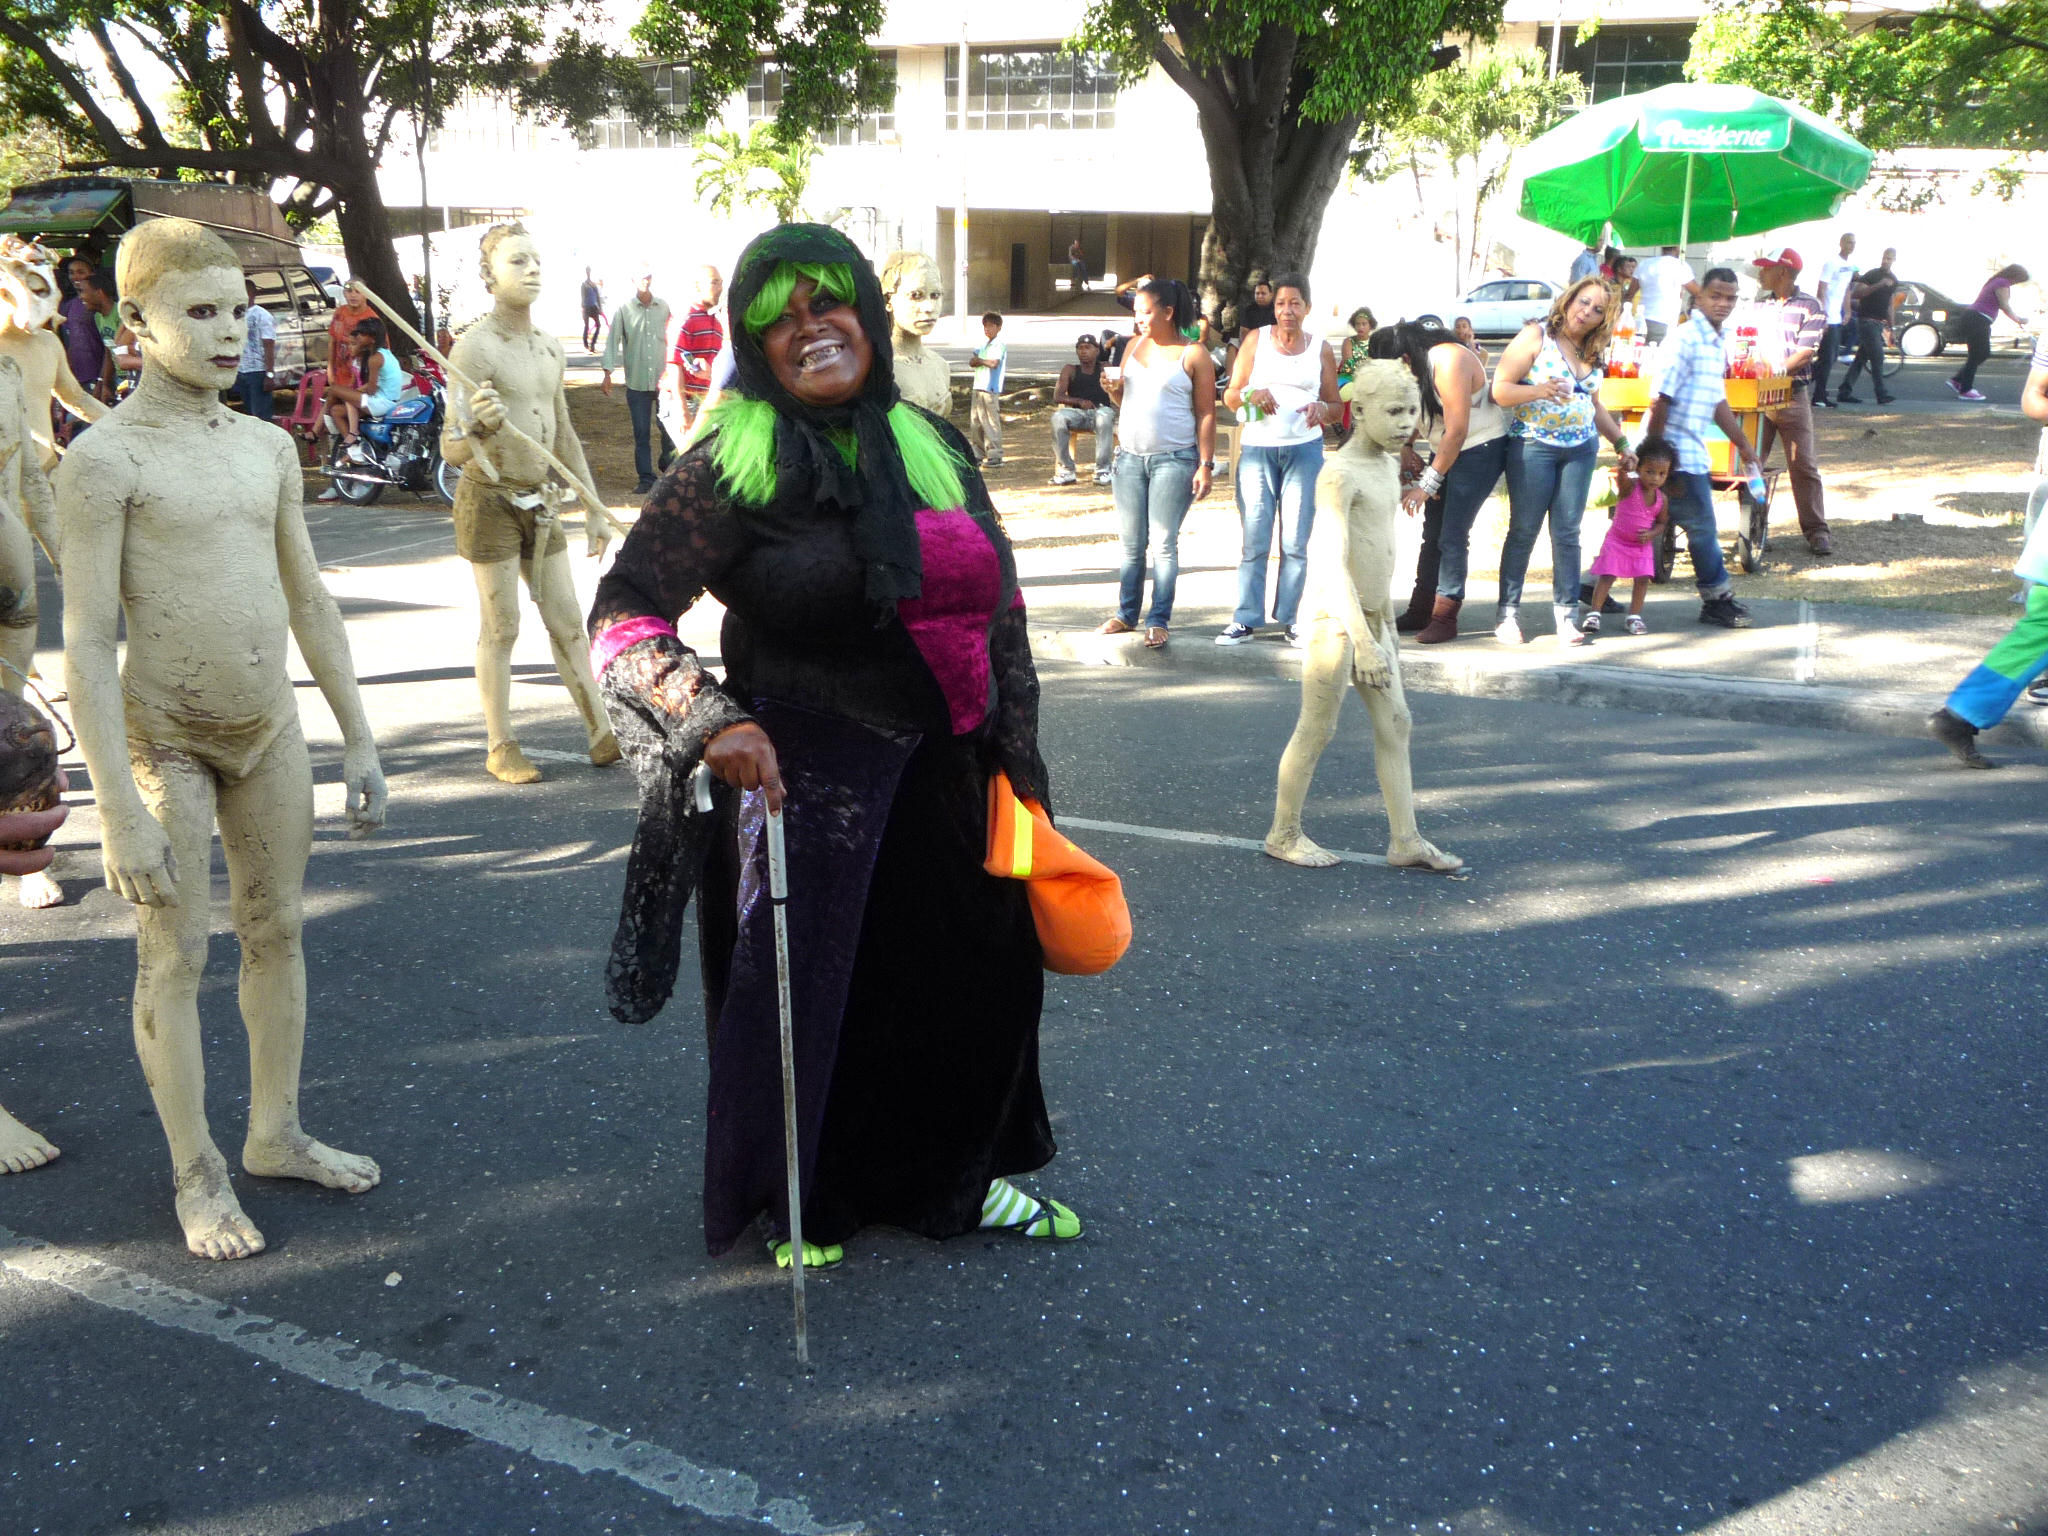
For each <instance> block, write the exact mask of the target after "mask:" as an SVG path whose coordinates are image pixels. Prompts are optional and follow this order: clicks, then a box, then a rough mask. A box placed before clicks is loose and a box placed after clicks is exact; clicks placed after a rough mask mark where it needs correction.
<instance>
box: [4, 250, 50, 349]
mask: <svg viewBox="0 0 2048 1536" xmlns="http://www.w3.org/2000/svg"><path fill="white" fill-rule="evenodd" d="M56 314H57V277H56V274H55V272H54V271H53V270H52V269H51V268H50V267H48V266H47V265H45V264H43V263H41V262H35V261H24V260H22V259H20V258H19V257H14V256H9V257H6V258H4V259H0V323H12V324H14V325H16V326H18V327H20V328H21V329H22V330H24V331H39V330H41V329H42V328H43V327H44V326H46V325H48V324H49V323H50V321H51V320H53V319H55V318H56Z"/></svg>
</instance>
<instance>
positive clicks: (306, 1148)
mask: <svg viewBox="0 0 2048 1536" xmlns="http://www.w3.org/2000/svg"><path fill="white" fill-rule="evenodd" d="M242 1167H243V1168H244V1169H246V1170H247V1171H248V1172H250V1173H253V1174H255V1175H256V1177H258V1178H259V1179H304V1180H306V1181H307V1182H308V1183H311V1184H318V1185H320V1186H321V1187H322V1188H325V1189H338V1190H341V1191H342V1192H343V1193H344V1194H350V1195H360V1194H362V1193H363V1192H364V1191H365V1190H370V1189H375V1188H376V1187H377V1184H378V1181H379V1180H381V1179H382V1178H383V1177H384V1173H383V1170H382V1169H380V1168H379V1167H378V1166H377V1165H376V1163H375V1162H373V1161H371V1160H370V1159H369V1158H367V1157H359V1156H357V1155H356V1154H355V1153H353V1152H342V1151H338V1150H337V1149H335V1148H333V1147H330V1146H328V1145H327V1143H325V1142H324V1141H315V1140H314V1139H313V1138H312V1137H310V1136H308V1135H307V1134H306V1133H305V1132H304V1131H300V1132H299V1133H298V1134H297V1135H296V1136H293V1137H291V1138H289V1139H288V1140H280V1141H262V1142H259V1141H253V1140H252V1141H249V1142H247V1143H245V1144H244V1145H243V1147H242Z"/></svg>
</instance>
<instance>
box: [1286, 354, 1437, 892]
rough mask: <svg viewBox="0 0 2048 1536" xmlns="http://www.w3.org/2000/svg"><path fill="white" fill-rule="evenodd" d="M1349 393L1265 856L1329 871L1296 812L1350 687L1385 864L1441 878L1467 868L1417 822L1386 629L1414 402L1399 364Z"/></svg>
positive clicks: (1394, 647)
mask: <svg viewBox="0 0 2048 1536" xmlns="http://www.w3.org/2000/svg"><path fill="white" fill-rule="evenodd" d="M1346 388H1347V390H1348V392H1349V394H1350V399H1351V421H1352V432H1351V436H1350V438H1349V439H1347V440H1346V441H1345V444H1344V446H1343V447H1341V448H1339V449H1338V450H1337V451H1336V452H1335V453H1334V454H1332V455H1331V456H1330V459H1329V461H1328V462H1327V463H1326V464H1324V466H1323V470H1322V473H1321V474H1320V475H1318V476H1317V477H1316V520H1315V528H1314V530H1313V531H1312V532H1311V533H1310V535H1309V551H1308V586H1307V588H1306V590H1305V591H1304V592H1303V594H1302V607H1301V616H1302V622H1303V623H1304V624H1305V625H1306V626H1307V636H1306V640H1307V644H1306V650H1307V655H1306V656H1305V657H1304V658H1303V660H1302V667H1301V717H1300V719H1299V720H1297V721H1296V723H1295V727H1294V735H1293V736H1292V737H1291V738H1290V739H1289V741H1288V743H1287V750H1286V752H1285V753H1283V754H1282V755H1281V758H1280V785H1279V793H1278V796H1277V798H1276V800H1275V803H1274V807H1273V826H1272V830H1271V831H1269V832H1267V834H1266V852H1267V853H1269V854H1270V855H1272V856H1273V857H1274V858H1276V859H1282V860H1285V861H1286V862H1287V863H1289V864H1300V865H1302V866H1304V867H1306V868H1309V869H1322V868H1326V867H1328V866H1330V865H1333V864H1335V863H1336V862H1337V859H1336V856H1335V855H1334V854H1332V853H1330V852H1329V851H1328V850H1327V849H1324V848H1319V847H1317V846H1316V845H1315V844H1314V843H1313V842H1311V841H1310V840H1309V838H1308V836H1307V835H1306V834H1305V833H1304V832H1303V831H1302V829H1301V812H1302V805H1303V803H1304V802H1305V801H1306V800H1307V799H1308V787H1309V783H1310V781H1311V780H1312V779H1314V777H1315V772H1316V763H1317V762H1318V761H1319V760H1320V759H1321V757H1322V755H1323V749H1324V748H1325V747H1327V746H1329V744H1330V741H1331V738H1332V737H1334V736H1335V735H1336V734H1337V716H1338V714H1339V712H1340V711H1341V710H1342V709H1343V707H1344V695H1345V693H1346V692H1347V691H1348V690H1351V689H1356V690H1357V691H1358V696H1359V698H1361V699H1363V700H1364V701H1365V709H1366V713H1367V714H1368V715H1370V716H1371V717H1372V746H1373V763H1374V766H1375V768H1376V769H1377V770H1378V773H1379V781H1380V799H1381V800H1382V801H1383V802H1384V803H1385V805H1386V808H1387V827H1388V830H1389V832H1390V834H1391V836H1390V839H1389V841H1388V843H1387V862H1388V863H1389V864H1392V865H1394V866H1396V867H1397V868H1404V869H1424V870H1432V871H1435V872H1436V873H1439V874H1449V873H1452V872H1454V871H1456V870H1459V869H1462V868H1463V867H1464V862H1465V861H1464V860H1463V859H1460V858H1459V857H1458V856H1457V855H1456V854H1450V853H1445V852H1444V851H1443V850H1442V849H1441V848H1438V847H1437V846H1436V845H1435V844H1434V843H1431V842H1430V841H1429V840H1428V839H1427V838H1425V837H1423V835H1422V833H1421V831H1420V830H1419V829H1418V828H1417V827H1416V824H1415V789H1414V780H1413V777H1412V774H1411V771H1410V768H1409V763H1408V736H1409V728H1410V718H1409V714H1408V699H1407V696H1406V695H1405V694H1404V693H1403V692H1402V691H1401V642H1400V637H1399V635H1398V634H1397V633H1396V631H1395V629H1394V597H1393V585H1394V574H1395V569H1396V558H1395V552H1394V546H1395V541H1396V540H1395V535H1396V530H1397V527H1398V520H1399V519H1400V516H1401V471H1400V453H1401V449H1402V447H1403V446H1404V445H1405V444H1406V443H1408V441H1409V440H1410V439H1411V438H1413V437H1414V435H1415V428H1416V425H1417V423H1418V422H1419V421H1420V420H1421V416H1422V397H1421V392H1420V391H1419V390H1418V389H1417V387H1416V383H1415V380H1414V378H1413V377H1412V376H1411V375H1410V373H1409V371H1408V369H1407V367H1406V366H1405V365H1404V364H1402V363H1398V362H1393V361H1390V360H1385V359H1377V358H1376V359H1374V360H1373V361H1371V362H1368V363H1366V364H1364V365H1363V366H1362V367H1361V368H1360V369H1359V371H1358V375H1357V377H1356V378H1355V379H1353V381H1352V382H1351V383H1350V384H1349V385H1347V386H1346Z"/></svg>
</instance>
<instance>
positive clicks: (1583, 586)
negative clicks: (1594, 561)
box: [1579, 581, 1627, 614]
mask: <svg viewBox="0 0 2048 1536" xmlns="http://www.w3.org/2000/svg"><path fill="white" fill-rule="evenodd" d="M1579 606H1580V607H1581V608H1590V607H1592V606H1593V583H1591V582H1590V581H1587V582H1581V583H1580V584H1579ZM1600 611H1601V612H1602V613H1608V614H1613V613H1624V612H1626V611H1627V610H1626V609H1624V608H1623V607H1622V606H1621V604H1620V603H1617V602H1616V601H1615V600H1614V594H1613V593H1612V592H1609V593H1608V594H1607V601H1606V602H1604V603H1602V604H1601V605H1600Z"/></svg>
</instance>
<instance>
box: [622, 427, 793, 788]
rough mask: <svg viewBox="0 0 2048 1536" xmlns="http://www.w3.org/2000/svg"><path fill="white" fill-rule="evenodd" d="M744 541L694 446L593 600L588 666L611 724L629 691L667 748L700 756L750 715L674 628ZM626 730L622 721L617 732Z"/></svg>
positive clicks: (687, 757) (660, 488)
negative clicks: (655, 725)
mask: <svg viewBox="0 0 2048 1536" xmlns="http://www.w3.org/2000/svg"><path fill="white" fill-rule="evenodd" d="M745 547H746V539H745V535H744V534H743V533H742V531H741V529H740V525H739V519H738V518H737V517H736V516H735V515H734V512H733V509H732V507H731V505H730V504H729V503H728V502H727V501H726V500H725V499H724V497H723V496H721V495H720V494H719V491H718V486H717V471H716V470H715V469H714V468H713V466H712V464H711V462H710V455H709V454H708V453H707V452H705V451H703V450H702V449H698V450H695V451H693V452H691V453H690V454H688V455H687V456H685V458H684V460H683V462H682V463H681V464H680V465H678V466H677V468H676V469H675V471H674V472H673V473H671V474H670V475H668V476H667V477H666V478H664V479H663V480H662V481H661V482H660V483H659V484H657V485H656V486H655V488H654V494H653V496H651V497H650V498H649V499H648V502H647V505H646V506H645V507H644V508H642V510H641V513H640V518H639V521H638V522H636V523H634V525H633V527H632V531H631V532H629V533H628V534H627V535H626V542H625V543H624V544H622V545H620V547H619V553H618V558H616V559H615V560H613V561H612V564H611V568H610V569H609V570H607V571H606V572H605V573H604V576H603V578H602V579H601V580H599V582H598V584H597V600H596V601H595V602H594V603H592V605H591V609H590V660H591V670H592V671H593V672H595V673H596V674H597V676H598V680H599V682H600V683H602V685H603V692H604V696H605V706H606V708H607V710H609V711H612V712H614V725H615V727H616V726H617V725H618V721H617V718H616V711H617V709H618V708H619V700H620V698H621V697H623V698H624V699H626V700H628V701H630V703H631V704H632V705H633V706H635V707H637V708H640V709H643V710H645V711H647V712H649V713H650V714H652V715H654V716H655V717H656V718H657V719H658V721H659V722H660V727H661V731H662V735H663V737H664V739H665V741H666V743H667V749H668V751H669V753H670V755H671V756H677V757H680V758H682V759H683V760H684V761H685V762H694V761H696V760H697V759H698V758H701V757H702V756H703V752H704V747H705V745H706V744H707V743H708V742H709V741H710V740H711V739H712V738H713V737H714V736H716V735H718V734H719V732H721V731H725V730H729V729H731V728H732V727H733V726H735V725H744V724H747V723H749V722H751V721H752V719H753V716H752V715H750V714H749V713H748V712H747V711H746V710H745V709H744V708H742V707H741V706H740V704H739V703H738V702H737V701H736V700H734V699H733V698H732V697H731V696H730V695H728V694H726V693H725V692H724V691H723V690H722V689H720V687H719V686H718V683H717V680H716V679H714V678H713V677H712V676H711V674H710V672H708V671H707V670H706V669H705V667H704V664H703V663H702V662H701V661H700V660H699V659H698V657H697V653H696V652H695V651H693V650H691V649H690V648H689V647H688V646H686V645H684V644H683V642H682V641H681V640H679V639H677V638H676V633H675V626H676V623H677V621H678V620H680V619H681V618H682V616H683V615H684V614H685V613H687V612H689V610H690V609H691V608H692V607H693V606H695V604H696V602H697V599H698V598H700V597H702V596H703V595H704V593H705V591H706V589H707V588H709V587H710V585H711V583H713V582H714V581H716V580H718V579H719V577H720V576H721V575H723V574H724V573H725V572H726V571H727V570H728V569H729V568H730V567H731V565H732V563H733V562H734V561H735V560H737V559H738V558H739V556H740V555H741V553H742V552H743V551H744V550H745ZM627 734H628V733H627V731H626V730H623V729H621V730H620V731H619V735H620V739H621V740H622V741H623V740H625V739H626V737H627Z"/></svg>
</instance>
